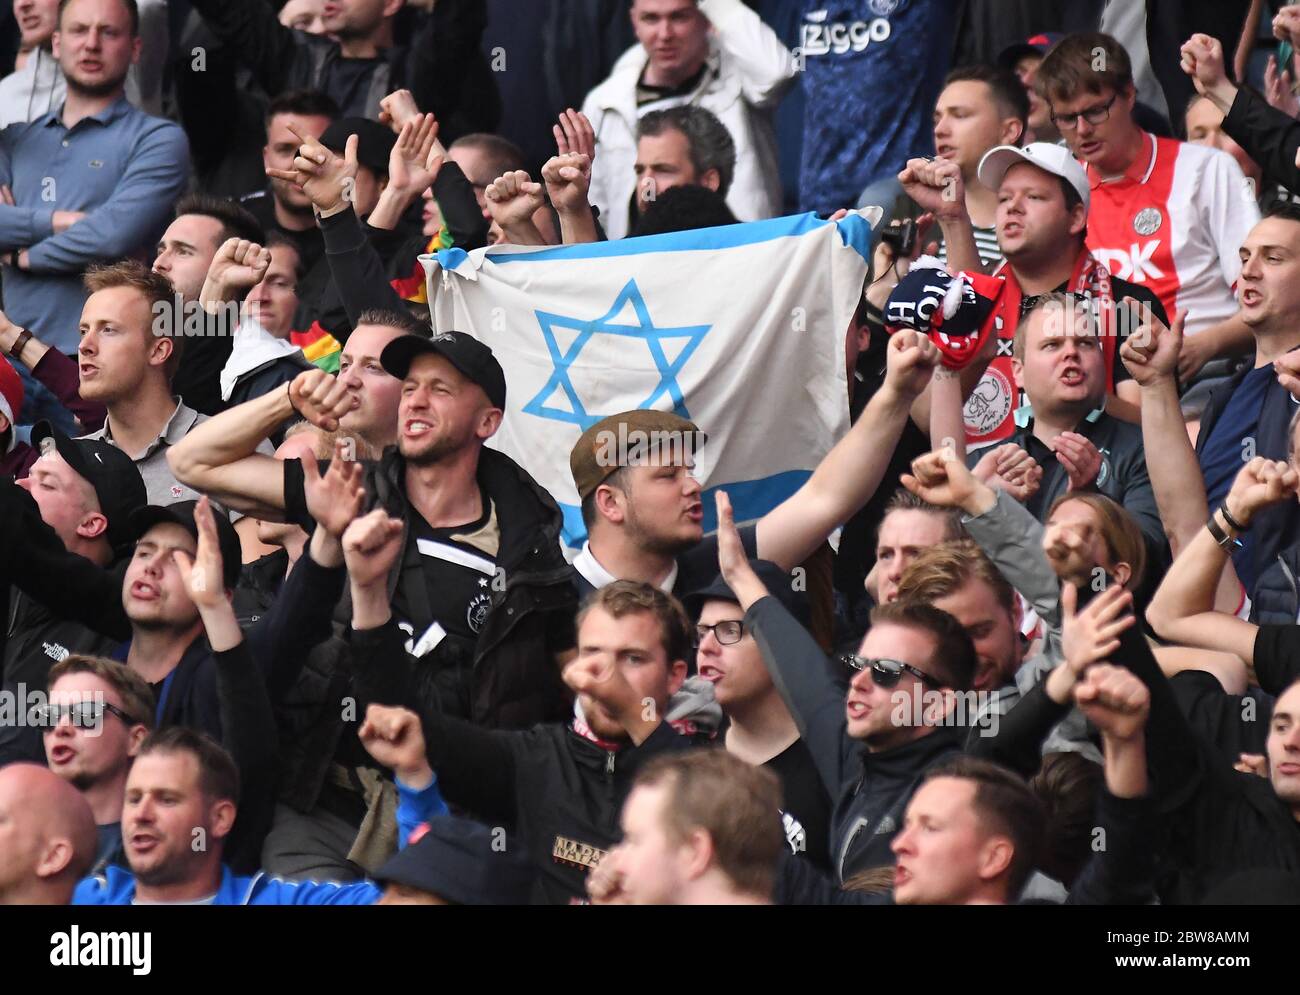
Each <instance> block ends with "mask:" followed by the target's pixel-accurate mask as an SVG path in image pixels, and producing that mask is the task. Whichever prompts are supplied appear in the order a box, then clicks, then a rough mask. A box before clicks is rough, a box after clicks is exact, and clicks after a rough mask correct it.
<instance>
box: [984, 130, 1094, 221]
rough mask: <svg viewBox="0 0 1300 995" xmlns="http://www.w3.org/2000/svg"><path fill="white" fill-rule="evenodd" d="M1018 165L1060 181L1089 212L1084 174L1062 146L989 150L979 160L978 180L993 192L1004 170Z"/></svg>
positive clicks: (1036, 144) (1042, 144)
mask: <svg viewBox="0 0 1300 995" xmlns="http://www.w3.org/2000/svg"><path fill="white" fill-rule="evenodd" d="M1018 162H1029V163H1033V164H1034V165H1035V166H1037V167H1038V168H1039V169H1043V170H1046V171H1047V172H1049V173H1051V174H1052V175H1053V176H1059V177H1061V179H1063V180H1065V182H1066V183H1068V184H1070V186H1072V187H1074V189H1075V192H1076V193H1078V195H1079V199H1080V200H1081V201H1083V209H1084V211H1085V212H1086V211H1087V210H1088V209H1089V206H1090V203H1091V200H1092V198H1091V196H1090V195H1089V193H1088V174H1087V173H1085V172H1084V171H1083V167H1082V166H1080V165H1079V163H1078V162H1077V161H1076V160H1075V158H1074V156H1072V155H1070V150H1069V149H1067V148H1066V147H1065V146H1064V145H1054V144H1052V143H1051V142H1030V143H1029V144H1028V145H1026V146H1025V147H1024V148H1017V147H1016V146H1014V145H999V146H998V147H997V148H992V149H989V150H988V151H987V152H985V153H984V158H983V159H981V160H980V168H979V170H978V175H979V180H980V182H981V183H983V184H984V185H985V186H986V187H988V188H989V189H990V190H996V189H997V188H998V187H999V186H1001V185H1002V177H1003V176H1005V175H1006V172H1007V170H1008V169H1010V168H1011V167H1012V166H1014V165H1015V164H1016V163H1018Z"/></svg>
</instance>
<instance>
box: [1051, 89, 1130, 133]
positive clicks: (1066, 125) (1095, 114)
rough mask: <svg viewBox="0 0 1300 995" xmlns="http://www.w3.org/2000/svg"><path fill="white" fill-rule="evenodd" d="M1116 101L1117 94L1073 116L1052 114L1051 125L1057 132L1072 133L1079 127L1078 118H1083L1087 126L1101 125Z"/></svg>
mask: <svg viewBox="0 0 1300 995" xmlns="http://www.w3.org/2000/svg"><path fill="white" fill-rule="evenodd" d="M1118 99H1119V94H1118V93H1117V94H1115V95H1114V96H1113V97H1111V98H1110V99H1109V100H1107V101H1106V102H1105V103H1104V104H1094V105H1093V106H1091V107H1085V108H1084V109H1083V110H1081V111H1078V112H1077V113H1075V114H1053V115H1052V124H1054V125H1056V128H1057V130H1058V131H1073V130H1074V129H1075V128H1077V127H1079V118H1083V119H1084V120H1085V121H1087V122H1088V123H1089V124H1101V123H1102V122H1103V121H1105V120H1106V119H1107V118H1108V117H1110V109H1111V107H1112V106H1113V105H1114V103H1115V101H1116V100H1118Z"/></svg>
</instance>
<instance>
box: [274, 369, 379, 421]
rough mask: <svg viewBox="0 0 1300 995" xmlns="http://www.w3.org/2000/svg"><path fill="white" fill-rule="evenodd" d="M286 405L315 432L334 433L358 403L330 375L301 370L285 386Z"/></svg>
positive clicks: (334, 377)
mask: <svg viewBox="0 0 1300 995" xmlns="http://www.w3.org/2000/svg"><path fill="white" fill-rule="evenodd" d="M289 403H290V404H291V405H293V408H294V410H295V411H297V412H298V414H300V415H302V416H303V417H304V418H306V419H307V420H308V421H309V422H311V423H312V424H313V425H315V426H316V427H317V428H320V429H324V430H325V431H326V432H335V431H337V430H338V427H339V420H340V419H342V417H343V416H344V415H346V414H347V413H348V412H349V411H351V410H352V409H353V408H356V407H359V406H360V404H361V399H360V398H359V397H357V396H356V395H355V394H354V393H353V392H352V391H350V390H348V388H347V384H345V383H344V382H343V381H342V380H340V379H339V378H338V377H336V376H334V375H333V374H332V373H326V372H325V371H324V370H320V369H316V370H304V371H303V372H301V373H299V374H298V375H297V376H296V377H294V378H293V382H292V383H290V384H289Z"/></svg>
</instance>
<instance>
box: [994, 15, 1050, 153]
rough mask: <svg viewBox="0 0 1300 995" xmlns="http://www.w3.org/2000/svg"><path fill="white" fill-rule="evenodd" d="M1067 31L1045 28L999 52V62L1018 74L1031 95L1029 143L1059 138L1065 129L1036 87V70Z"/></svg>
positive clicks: (1026, 136)
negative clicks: (1060, 125) (1059, 127)
mask: <svg viewBox="0 0 1300 995" xmlns="http://www.w3.org/2000/svg"><path fill="white" fill-rule="evenodd" d="M1064 37H1065V35H1063V34H1061V33H1060V32H1057V31H1043V32H1040V33H1039V34H1036V35H1033V36H1032V37H1030V38H1026V39H1025V40H1024V41H1022V42H1016V43H1015V44H1013V45H1008V46H1007V47H1006V48H1004V49H1003V50H1002V51H1001V52H999V53H998V65H999V66H1001V67H1002V68H1003V69H1007V70H1009V71H1011V72H1013V73H1015V74H1016V78H1017V79H1018V80H1020V82H1021V84H1022V85H1023V86H1024V88H1025V95H1026V96H1027V97H1029V131H1028V132H1027V133H1026V134H1025V143H1026V144H1027V143H1029V142H1059V141H1060V140H1061V133H1060V131H1058V130H1057V128H1056V122H1054V121H1053V120H1052V109H1051V108H1050V107H1048V106H1047V102H1046V101H1045V100H1043V98H1042V97H1040V96H1039V95H1038V91H1037V90H1035V89H1034V73H1035V72H1036V71H1037V70H1038V64H1039V63H1040V62H1042V61H1043V56H1045V55H1046V54H1047V53H1048V51H1049V50H1050V49H1051V47H1052V46H1053V45H1055V44H1056V43H1057V42H1058V41H1060V40H1061V39H1062V38H1064Z"/></svg>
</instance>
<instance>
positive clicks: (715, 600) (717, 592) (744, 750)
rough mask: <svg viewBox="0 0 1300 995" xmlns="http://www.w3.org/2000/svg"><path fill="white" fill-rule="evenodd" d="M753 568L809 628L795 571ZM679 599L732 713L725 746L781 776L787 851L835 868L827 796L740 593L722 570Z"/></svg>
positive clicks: (700, 661)
mask: <svg viewBox="0 0 1300 995" xmlns="http://www.w3.org/2000/svg"><path fill="white" fill-rule="evenodd" d="M750 566H751V567H753V569H754V572H755V573H756V574H757V575H758V577H760V578H761V579H762V581H763V583H764V585H765V586H766V587H767V589H768V590H769V591H771V592H772V595H773V597H775V598H777V599H778V600H779V601H780V602H781V603H782V604H783V605H785V607H786V609H787V610H788V611H789V612H790V613H791V615H793V616H794V617H796V618H799V619H800V620H801V622H802V624H804V625H805V626H806V625H807V624H808V606H807V603H806V601H805V599H804V598H803V597H802V596H801V594H800V593H799V592H797V591H796V590H795V584H794V582H793V580H792V578H791V577H790V575H789V574H787V573H786V572H785V571H784V570H782V569H781V568H780V567H778V566H777V565H776V564H775V563H769V562H768V561H767V560H751V561H750ZM682 604H683V606H684V607H685V608H686V611H687V612H688V613H689V614H690V616H691V617H692V618H694V619H695V634H696V637H697V639H698V640H699V644H698V646H697V648H696V651H695V652H696V655H695V666H696V670H697V671H698V672H699V675H700V676H701V677H703V678H704V679H705V680H707V681H709V682H710V683H711V684H712V685H713V695H714V698H715V699H716V701H717V702H718V704H719V705H721V706H722V712H723V714H724V715H726V717H727V729H726V732H725V733H724V734H723V742H724V743H725V744H726V747H727V752H728V753H731V754H733V755H734V756H736V757H739V758H740V759H741V760H744V761H745V762H746V763H749V764H753V765H754V766H757V767H764V768H766V769H768V770H770V771H771V772H772V773H773V774H775V775H776V776H777V777H778V778H780V779H781V787H782V796H783V797H784V799H785V803H784V805H783V806H782V810H783V814H784V822H785V832H786V839H787V841H788V843H789V845H790V849H791V850H792V851H794V853H796V854H799V855H806V856H807V857H808V859H809V860H811V861H812V862H813V863H814V864H816V865H817V867H819V868H820V869H822V870H824V871H828V870H830V852H829V845H830V816H831V800H830V796H829V795H828V794H827V793H826V788H825V787H824V786H823V785H822V783H821V780H820V778H819V777H818V776H817V765H816V764H815V763H814V762H813V758H812V754H811V753H809V752H808V746H807V744H806V743H804V741H803V740H802V739H801V738H800V736H799V726H798V724H797V723H796V722H795V720H794V718H793V716H791V714H790V710H789V709H788V708H787V707H786V704H785V702H784V701H782V700H781V693H780V692H779V691H777V689H776V685H775V684H774V683H773V682H772V678H771V676H770V675H769V674H768V672H767V668H766V667H765V666H764V665H763V654H762V651H761V650H760V649H759V647H758V643H757V642H755V640H754V634H753V633H752V632H751V631H750V630H749V628H748V626H746V624H745V612H744V610H743V609H742V608H741V607H740V602H739V599H738V598H737V597H736V595H735V594H734V593H733V592H732V590H731V588H730V587H728V586H727V582H726V581H725V580H723V579H722V576H721V575H719V576H717V577H716V578H714V580H713V583H711V584H709V586H708V587H705V588H703V589H702V590H699V591H695V592H694V593H692V594H688V595H687V596H686V597H685V598H684V599H682Z"/></svg>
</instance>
